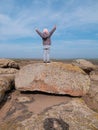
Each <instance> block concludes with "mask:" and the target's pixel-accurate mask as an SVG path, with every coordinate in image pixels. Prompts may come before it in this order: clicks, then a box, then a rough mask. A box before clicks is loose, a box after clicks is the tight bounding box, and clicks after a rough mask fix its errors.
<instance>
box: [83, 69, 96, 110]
mask: <svg viewBox="0 0 98 130" xmlns="http://www.w3.org/2000/svg"><path fill="white" fill-rule="evenodd" d="M90 79H91V86H90V89H89V91H88V93H87V95H85V96H84V100H85V101H86V104H87V105H88V106H89V107H90V108H91V109H93V110H94V111H96V112H98V70H94V71H92V72H91V73H90Z"/></svg>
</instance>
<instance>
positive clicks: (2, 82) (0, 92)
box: [0, 76, 14, 102]
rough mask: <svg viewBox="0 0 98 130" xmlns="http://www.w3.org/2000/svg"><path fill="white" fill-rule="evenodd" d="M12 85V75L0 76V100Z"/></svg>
mask: <svg viewBox="0 0 98 130" xmlns="http://www.w3.org/2000/svg"><path fill="white" fill-rule="evenodd" d="M13 85H14V76H0V102H1V101H2V100H3V98H4V96H5V92H6V91H8V90H11V89H12V87H13Z"/></svg>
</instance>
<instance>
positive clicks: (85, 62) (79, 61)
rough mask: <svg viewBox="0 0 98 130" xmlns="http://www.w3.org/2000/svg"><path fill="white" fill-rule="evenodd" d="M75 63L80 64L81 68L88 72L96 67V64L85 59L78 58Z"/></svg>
mask: <svg viewBox="0 0 98 130" xmlns="http://www.w3.org/2000/svg"><path fill="white" fill-rule="evenodd" d="M72 64H73V65H76V66H79V67H80V68H81V69H83V70H84V71H85V72H86V73H88V74H89V73H90V72H91V71H92V70H94V69H95V68H96V66H95V65H94V64H93V63H92V62H90V61H88V60H85V59H77V60H74V61H73V62H72Z"/></svg>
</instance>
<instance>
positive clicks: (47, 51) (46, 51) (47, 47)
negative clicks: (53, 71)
mask: <svg viewBox="0 0 98 130" xmlns="http://www.w3.org/2000/svg"><path fill="white" fill-rule="evenodd" d="M43 60H44V61H45V62H46V61H50V45H44V48H43Z"/></svg>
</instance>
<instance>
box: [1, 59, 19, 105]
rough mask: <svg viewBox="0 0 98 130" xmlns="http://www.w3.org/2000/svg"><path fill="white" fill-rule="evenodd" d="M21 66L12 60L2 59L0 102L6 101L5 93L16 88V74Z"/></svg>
mask: <svg viewBox="0 0 98 130" xmlns="http://www.w3.org/2000/svg"><path fill="white" fill-rule="evenodd" d="M18 69H19V65H18V64H17V63H16V62H15V61H13V60H10V59H0V102H1V101H2V100H3V99H4V96H5V93H6V91H8V90H11V89H12V87H15V86H14V79H15V74H16V73H17V72H18Z"/></svg>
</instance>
